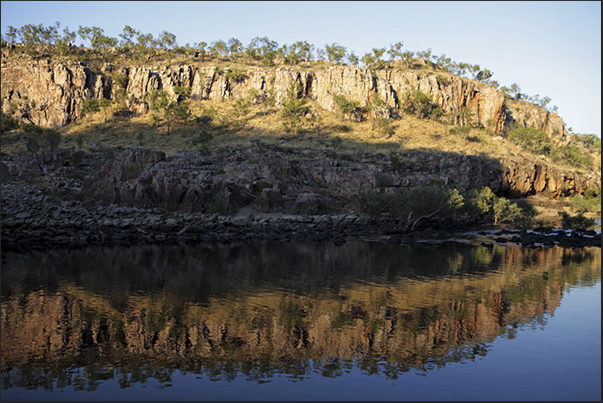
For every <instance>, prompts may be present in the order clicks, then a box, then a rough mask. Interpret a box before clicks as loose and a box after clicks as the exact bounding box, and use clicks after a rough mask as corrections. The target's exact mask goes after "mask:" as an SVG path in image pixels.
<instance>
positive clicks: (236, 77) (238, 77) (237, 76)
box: [224, 69, 247, 83]
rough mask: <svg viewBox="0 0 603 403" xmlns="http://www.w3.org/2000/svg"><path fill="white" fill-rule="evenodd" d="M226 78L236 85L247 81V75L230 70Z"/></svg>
mask: <svg viewBox="0 0 603 403" xmlns="http://www.w3.org/2000/svg"><path fill="white" fill-rule="evenodd" d="M224 77H225V78H226V79H227V80H228V81H233V82H235V83H240V82H241V81H243V80H245V79H246V78H247V75H246V74H245V73H244V72H242V71H240V70H236V69H235V70H228V71H227V72H226V74H225V75H224Z"/></svg>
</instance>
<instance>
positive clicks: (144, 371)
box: [1, 239, 601, 401]
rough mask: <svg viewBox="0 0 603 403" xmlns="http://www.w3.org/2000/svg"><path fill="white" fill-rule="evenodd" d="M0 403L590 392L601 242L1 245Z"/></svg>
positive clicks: (596, 394) (596, 363) (597, 387)
mask: <svg viewBox="0 0 603 403" xmlns="http://www.w3.org/2000/svg"><path fill="white" fill-rule="evenodd" d="M1 291H2V339H1V342H2V378H1V380H2V400H370V401H375V400H601V249H600V248H581V249H569V248H565V249H564V248H559V247H553V248H535V249H532V248H521V247H518V246H494V247H483V246H476V245H470V244H461V243H454V242H444V243H439V244H428V243H426V244H420V243H415V244H414V245H407V244H402V245H400V244H389V243H387V242H382V241H374V240H362V239H349V240H348V241H347V242H345V243H344V244H343V245H340V244H337V245H336V244H334V243H333V242H324V241H323V242H312V241H291V242H268V241H253V242H230V243H206V244H197V245H178V246H165V245H163V246H152V245H147V246H131V247H111V248H109V247H89V248H83V249H77V250H55V251H47V252H31V253H27V254H19V253H3V254H2V283H1Z"/></svg>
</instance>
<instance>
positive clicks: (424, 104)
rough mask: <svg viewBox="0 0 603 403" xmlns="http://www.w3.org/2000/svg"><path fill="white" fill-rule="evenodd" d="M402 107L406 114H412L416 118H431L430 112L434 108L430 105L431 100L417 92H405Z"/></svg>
mask: <svg viewBox="0 0 603 403" xmlns="http://www.w3.org/2000/svg"><path fill="white" fill-rule="evenodd" d="M403 106H404V110H405V111H406V112H407V113H411V114H414V115H415V116H417V117H418V118H426V117H429V116H431V112H432V110H433V109H435V108H436V106H435V105H434V104H432V102H431V98H430V97H429V96H428V95H427V94H425V93H423V92H421V91H419V90H412V91H408V92H406V93H405V94H404V97H403Z"/></svg>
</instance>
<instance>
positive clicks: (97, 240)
mask: <svg viewBox="0 0 603 403" xmlns="http://www.w3.org/2000/svg"><path fill="white" fill-rule="evenodd" d="M61 188H62V189H63V190H62V192H63V196H65V195H67V194H69V192H73V191H74V190H73V189H69V187H67V188H66V187H65V186H62V187H61ZM60 192H61V191H60V190H59V189H58V188H57V187H53V186H48V185H35V184H9V183H5V184H2V250H3V251H9V250H10V251H28V250H32V249H57V248H79V247H85V246H90V245H126V246H127V245H133V244H144V243H160V244H161V243H165V244H174V243H181V242H229V241H234V240H277V241H281V242H288V241H289V240H292V239H305V240H315V241H332V242H334V243H335V244H341V243H343V242H345V240H346V238H348V237H371V238H376V239H380V240H383V241H387V242H390V243H406V244H411V243H413V242H442V241H460V242H474V243H476V242H477V243H479V242H481V243H482V244H483V245H484V246H493V245H494V244H499V245H518V246H523V247H539V246H544V247H551V246H561V247H584V246H598V247H600V246H601V234H600V233H596V232H595V231H588V232H587V233H585V234H577V233H572V232H571V231H561V230H551V231H549V232H547V233H537V232H534V231H529V232H523V233H522V232H521V231H520V230H488V231H485V230H481V231H476V230H473V231H470V228H462V229H457V231H451V232H434V231H432V230H430V229H427V230H424V231H420V232H415V233H410V234H401V233H396V232H395V230H394V227H395V223H393V222H389V221H388V220H385V219H381V220H378V219H373V218H370V217H367V216H364V215H360V214H354V213H350V214H335V215H332V214H331V215H330V214H323V215H306V216H304V215H292V214H282V213H276V214H275V213H272V214H269V213H250V214H248V215H236V216H226V215H219V214H203V213H195V212H178V211H167V210H165V209H160V208H152V209H143V208H136V207H120V206H117V205H115V204H108V203H106V202H102V201H80V200H73V199H71V200H69V198H68V197H67V198H65V197H63V198H62V197H61V194H60Z"/></svg>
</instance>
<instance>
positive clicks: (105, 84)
mask: <svg viewBox="0 0 603 403" xmlns="http://www.w3.org/2000/svg"><path fill="white" fill-rule="evenodd" d="M438 74H439V73H438V72H427V71H415V70H407V71H394V70H376V71H372V70H370V69H367V68H359V67H355V66H332V67H328V68H325V69H323V70H319V71H316V72H311V71H305V70H302V69H294V68H261V69H260V68H257V69H251V70H248V71H244V72H237V74H236V75H235V74H230V75H229V74H228V69H227V70H226V71H224V70H222V69H220V68H217V67H201V68H198V67H194V66H189V65H181V66H178V67H167V66H161V67H153V68H146V67H121V68H120V69H117V68H115V67H114V66H112V65H104V66H103V67H102V68H100V69H99V70H98V71H93V70H91V69H90V68H88V67H86V66H85V65H84V64H82V63H75V64H62V63H58V64H51V63H50V62H49V61H37V62H32V63H29V62H28V63H26V62H24V61H19V60H17V61H6V60H3V61H2V111H3V112H8V113H11V114H13V115H14V116H16V117H17V118H18V119H19V120H21V121H27V122H32V123H34V124H37V125H39V126H42V127H55V128H56V127H61V126H64V125H66V124H68V123H70V122H73V121H75V120H77V119H79V118H80V117H81V103H82V102H83V101H84V100H85V99H88V98H109V99H112V98H114V97H115V93H116V90H117V89H119V88H120V85H117V83H116V82H115V80H116V77H121V78H123V80H122V81H121V83H122V84H121V86H122V87H125V88H124V89H125V90H126V94H127V95H128V98H129V100H128V107H129V109H130V110H131V111H132V112H134V113H137V114H144V113H147V112H148V111H149V106H148V104H147V102H146V100H147V96H148V94H149V93H150V92H151V91H153V90H158V89H163V90H166V91H167V92H168V93H169V94H170V95H171V96H172V98H173V99H176V98H177V95H176V94H175V93H174V91H173V89H174V87H175V86H183V87H190V88H191V97H192V98H193V99H237V98H242V97H247V96H248V95H249V93H250V90H254V91H256V92H257V93H259V94H262V95H268V94H269V95H270V96H272V97H273V98H274V99H275V101H276V102H277V104H280V103H281V102H282V101H283V100H284V99H285V98H286V97H287V96H288V94H289V92H290V91H291V90H292V89H293V90H294V91H295V92H296V94H295V95H296V96H297V97H299V98H301V97H307V98H310V99H312V100H314V101H316V102H317V103H318V104H319V105H320V106H321V107H322V108H324V109H326V110H328V111H332V112H335V111H336V105H335V103H334V101H333V96H334V95H343V96H345V97H346V98H347V99H348V100H350V101H352V100H353V101H357V102H359V104H360V106H366V105H367V103H368V102H369V101H370V100H371V98H372V97H373V95H375V94H377V95H378V96H379V98H380V99H381V100H383V101H385V103H386V104H387V106H388V107H389V108H390V109H391V110H392V111H395V110H398V109H400V108H401V107H402V105H401V102H402V101H401V100H402V99H403V95H404V94H405V93H406V92H407V91H412V90H420V91H422V92H423V93H425V94H427V95H428V96H429V97H431V99H432V102H433V103H434V104H435V105H436V106H437V107H439V108H441V109H442V111H443V112H446V113H449V114H450V116H451V117H452V118H453V119H454V120H455V123H456V124H469V123H471V124H478V123H481V124H483V125H488V126H489V127H490V128H491V129H492V131H493V133H494V134H495V135H504V134H505V132H506V131H508V130H509V128H510V126H511V124H512V123H513V122H517V123H518V124H522V125H529V126H534V127H536V128H538V129H539V130H542V131H544V132H546V133H548V134H549V135H550V136H551V137H552V138H553V139H554V140H555V141H557V142H558V143H560V144H567V142H568V141H569V140H568V136H567V133H566V132H565V131H564V129H563V120H562V119H561V117H559V116H558V115H557V114H555V113H549V112H548V111H546V110H545V109H543V108H541V107H539V106H536V105H534V104H530V103H527V102H523V101H514V100H505V97H504V95H503V94H502V93H501V92H500V91H498V90H497V89H496V88H494V87H492V86H488V85H486V84H483V83H478V82H476V81H471V80H467V79H463V78H461V77H457V76H448V77H444V79H442V78H443V77H438ZM123 83H125V84H123ZM462 111H465V112H468V114H463V113H461V112H462ZM463 116H465V117H463ZM466 116H471V120H472V121H471V122H469V121H468V120H467V118H466Z"/></svg>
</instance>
